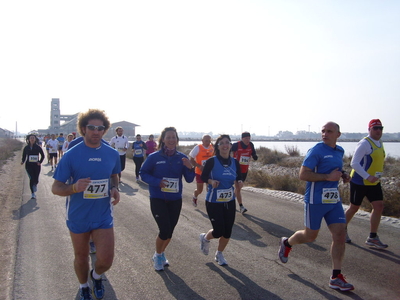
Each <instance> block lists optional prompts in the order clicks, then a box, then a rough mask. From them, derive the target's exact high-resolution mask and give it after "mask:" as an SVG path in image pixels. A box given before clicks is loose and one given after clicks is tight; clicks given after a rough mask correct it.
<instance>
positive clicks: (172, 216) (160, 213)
mask: <svg viewBox="0 0 400 300" xmlns="http://www.w3.org/2000/svg"><path fill="white" fill-rule="evenodd" d="M150 209H151V213H152V214H153V217H154V220H156V223H157V225H158V229H159V233H158V237H159V238H160V239H162V240H163V241H165V240H167V239H170V238H171V237H172V233H173V232H174V229H175V226H176V224H178V220H179V215H180V214H181V209H182V199H179V200H174V201H166V200H163V199H158V198H150Z"/></svg>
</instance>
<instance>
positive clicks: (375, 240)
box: [365, 236, 388, 249]
mask: <svg viewBox="0 0 400 300" xmlns="http://www.w3.org/2000/svg"><path fill="white" fill-rule="evenodd" d="M365 243H366V244H367V245H368V246H374V247H376V248H378V249H385V248H387V247H388V245H386V244H384V243H382V242H381V240H380V239H379V237H378V236H376V237H374V238H370V237H368V238H367V240H366V241H365Z"/></svg>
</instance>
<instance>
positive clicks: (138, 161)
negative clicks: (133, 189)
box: [132, 134, 147, 181]
mask: <svg viewBox="0 0 400 300" xmlns="http://www.w3.org/2000/svg"><path fill="white" fill-rule="evenodd" d="M146 149H147V146H146V143H145V142H143V141H142V137H141V135H140V134H137V135H136V141H134V142H133V143H132V152H133V162H134V163H135V175H136V181H139V174H140V168H141V167H142V164H143V162H144V153H145V150H146Z"/></svg>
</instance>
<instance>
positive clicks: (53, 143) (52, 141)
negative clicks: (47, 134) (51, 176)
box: [46, 134, 58, 171]
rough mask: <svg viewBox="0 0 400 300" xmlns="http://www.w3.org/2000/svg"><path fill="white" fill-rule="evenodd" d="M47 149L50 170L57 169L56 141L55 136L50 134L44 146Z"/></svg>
mask: <svg viewBox="0 0 400 300" xmlns="http://www.w3.org/2000/svg"><path fill="white" fill-rule="evenodd" d="M46 145H47V146H48V147H49V155H50V163H51V170H52V171H53V170H54V168H57V152H58V141H57V140H56V135H55V134H52V135H51V139H49V140H48V141H47V144H46Z"/></svg>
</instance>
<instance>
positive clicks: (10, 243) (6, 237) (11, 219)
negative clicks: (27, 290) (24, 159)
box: [0, 151, 25, 300]
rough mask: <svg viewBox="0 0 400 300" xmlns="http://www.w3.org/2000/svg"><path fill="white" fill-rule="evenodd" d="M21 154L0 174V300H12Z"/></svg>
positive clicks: (17, 154) (22, 172) (23, 169)
mask: <svg viewBox="0 0 400 300" xmlns="http://www.w3.org/2000/svg"><path fill="white" fill-rule="evenodd" d="M21 155H22V151H16V152H15V156H13V157H12V158H9V159H8V160H7V162H6V163H5V164H4V165H3V166H2V167H1V170H0V266H1V267H2V271H1V272H0V282H1V283H2V284H1V285H2V288H1V289H0V299H1V300H3V299H4V300H9V299H12V285H13V282H14V265H15V258H16V250H17V232H18V225H19V209H20V207H21V202H22V190H23V180H24V175H25V168H24V166H21Z"/></svg>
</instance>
